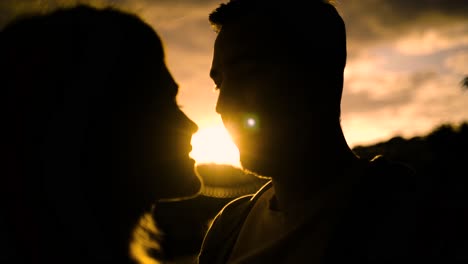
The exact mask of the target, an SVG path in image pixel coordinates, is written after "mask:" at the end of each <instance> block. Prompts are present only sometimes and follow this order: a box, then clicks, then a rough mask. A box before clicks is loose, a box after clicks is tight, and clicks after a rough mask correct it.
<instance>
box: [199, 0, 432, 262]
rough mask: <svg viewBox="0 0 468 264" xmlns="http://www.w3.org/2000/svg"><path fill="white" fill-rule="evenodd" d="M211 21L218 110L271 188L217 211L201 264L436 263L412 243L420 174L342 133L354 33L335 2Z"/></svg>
mask: <svg viewBox="0 0 468 264" xmlns="http://www.w3.org/2000/svg"><path fill="white" fill-rule="evenodd" d="M209 21H210V22H211V24H212V26H213V27H214V29H215V31H216V32H217V38H216V40H215V44H214V54H213V61H212V66H211V71H210V76H211V77H212V79H213V80H214V82H215V84H216V86H217V89H218V90H219V97H218V102H217V106H216V111H217V112H218V113H219V114H220V115H221V117H222V120H223V123H224V125H225V127H226V128H227V129H228V131H229V132H230V134H231V136H232V138H233V141H234V142H235V144H236V145H237V147H238V148H239V152H240V161H241V164H242V166H243V168H244V169H246V170H249V171H251V172H253V173H256V174H257V175H259V176H266V177H270V178H271V181H270V182H269V183H267V184H266V185H265V186H264V187H262V188H261V189H260V190H259V191H258V192H257V193H256V194H254V195H248V196H244V197H240V198H238V199H235V200H234V201H232V202H230V203H229V204H227V205H226V206H225V207H224V208H223V209H222V210H221V211H220V212H219V213H218V215H217V216H216V218H215V220H214V221H213V224H212V225H211V227H210V229H209V230H208V232H207V234H206V235H205V238H204V241H203V245H202V249H201V252H200V254H199V257H198V262H199V263H203V264H204V263H210V264H213V263H344V262H346V263H354V262H353V261H355V262H356V263H368V262H369V261H370V262H374V261H375V263H389V262H390V263H400V262H399V261H401V260H402V259H401V258H403V259H404V260H408V259H411V258H412V257H414V259H419V260H420V259H423V258H421V256H426V257H428V259H429V258H430V257H429V256H437V254H438V253H440V251H437V250H435V251H431V250H428V251H427V249H433V248H429V247H424V246H421V245H420V244H419V242H421V241H419V240H418V239H417V236H413V237H411V236H410V234H412V230H413V228H414V227H415V226H416V223H417V222H418V220H417V216H416V213H415V212H416V211H417V210H416V209H418V208H420V204H421V201H420V199H419V198H420V197H419V193H420V191H421V190H420V189H421V188H420V187H419V186H418V185H417V184H416V183H417V182H418V180H417V179H416V175H415V174H414V173H413V170H411V169H410V168H409V167H408V166H406V165H404V164H400V163H397V162H394V161H390V160H388V159H386V158H384V157H383V156H377V157H375V158H373V159H372V160H364V159H361V158H360V157H358V156H357V155H355V153H354V152H353V151H352V149H350V147H349V146H348V144H347V142H346V139H345V136H344V135H343V131H342V128H341V125H340V102H341V95H342V88H343V72H344V68H345V64H346V56H347V48H346V29H345V24H344V21H343V20H342V18H341V16H340V15H339V13H338V12H337V10H336V8H335V7H334V5H332V4H331V2H330V1H319V0H317V1H315V0H314V1H308V2H307V6H303V5H301V3H299V2H285V1H275V0H274V1H266V0H231V1H229V2H227V3H224V4H221V5H220V6H219V7H218V8H217V9H215V10H214V11H213V12H212V13H211V14H210V15H209ZM415 237H416V238H415ZM412 239H413V240H412ZM439 257H440V255H439Z"/></svg>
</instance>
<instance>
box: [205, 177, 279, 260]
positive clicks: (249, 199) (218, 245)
mask: <svg viewBox="0 0 468 264" xmlns="http://www.w3.org/2000/svg"><path fill="white" fill-rule="evenodd" d="M270 187H271V181H270V182H268V183H266V184H265V185H264V186H262V187H261V188H260V189H259V190H258V191H257V192H256V193H254V194H248V195H244V196H240V197H238V198H235V199H234V200H232V201H230V202H229V203H227V204H226V205H225V206H224V207H223V208H222V209H221V210H220V211H219V213H218V214H217V215H216V216H215V217H214V219H213V221H212V223H211V225H210V228H209V229H208V232H207V233H206V235H205V238H204V239H203V243H202V247H201V251H200V254H199V256H198V262H199V263H225V261H226V260H227V258H228V257H229V254H230V252H231V250H232V247H233V246H234V243H235V241H236V239H237V235H238V234H239V232H240V229H241V227H242V223H243V222H244V219H245V218H246V217H247V215H248V213H249V212H250V209H251V208H252V206H253V205H254V204H255V201H256V200H257V199H258V197H260V196H261V194H262V193H263V192H265V191H266V190H268V189H269V188H270Z"/></svg>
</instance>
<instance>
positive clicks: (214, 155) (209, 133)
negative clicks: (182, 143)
mask: <svg viewBox="0 0 468 264" xmlns="http://www.w3.org/2000/svg"><path fill="white" fill-rule="evenodd" d="M192 147H193V150H192V152H191V153H190V156H191V157H192V158H193V159H194V160H195V161H196V162H197V164H202V163H218V164H229V165H233V166H236V167H240V163H239V150H238V149H237V147H236V145H234V143H233V142H232V140H231V137H230V136H229V133H228V132H227V131H226V129H225V128H224V126H222V125H217V126H212V127H206V128H200V130H199V131H198V132H197V133H196V134H194V135H193V136H192Z"/></svg>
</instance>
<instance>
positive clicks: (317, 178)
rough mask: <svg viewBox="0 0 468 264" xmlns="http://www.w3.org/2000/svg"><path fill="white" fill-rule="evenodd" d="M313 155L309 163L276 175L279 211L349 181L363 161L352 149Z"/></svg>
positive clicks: (274, 180) (314, 197)
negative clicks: (354, 170) (351, 174)
mask: <svg viewBox="0 0 468 264" xmlns="http://www.w3.org/2000/svg"><path fill="white" fill-rule="evenodd" d="M316 156H317V157H310V160H309V162H307V164H303V166H300V165H299V166H298V165H297V164H296V165H295V166H294V167H292V168H288V169H287V170H284V171H283V172H282V173H281V174H278V175H273V176H272V181H273V188H274V190H275V197H276V199H277V206H278V208H277V209H279V210H282V211H287V210H288V208H293V207H296V206H297V205H298V204H302V203H305V202H307V201H311V200H314V199H316V198H317V197H320V196H322V195H323V193H324V192H327V190H329V189H330V188H333V186H335V185H336V184H340V183H341V182H343V184H346V181H347V180H350V179H348V178H349V177H347V176H348V174H349V171H350V170H351V169H352V168H355V167H357V166H359V164H361V161H360V160H359V158H358V157H357V156H356V155H354V153H353V152H352V151H351V150H350V149H349V148H343V149H342V150H341V151H338V150H336V151H334V152H333V153H330V152H328V154H327V152H321V153H319V154H318V155H316Z"/></svg>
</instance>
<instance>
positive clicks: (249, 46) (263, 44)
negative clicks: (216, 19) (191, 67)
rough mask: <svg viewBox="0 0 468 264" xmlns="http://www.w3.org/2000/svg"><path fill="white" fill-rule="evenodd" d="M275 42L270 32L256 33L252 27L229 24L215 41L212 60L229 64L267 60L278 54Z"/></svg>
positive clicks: (241, 24)
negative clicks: (275, 53)
mask: <svg viewBox="0 0 468 264" xmlns="http://www.w3.org/2000/svg"><path fill="white" fill-rule="evenodd" d="M276 45H277V42H276V41H275V36H274V34H273V33H272V31H270V30H266V31H265V30H262V31H261V32H259V31H256V30H255V29H254V26H251V25H250V26H249V25H243V23H239V24H230V25H227V26H225V27H223V28H222V29H221V31H220V32H219V33H218V36H217V38H216V41H215V53H214V60H215V62H216V61H217V62H218V63H223V64H230V63H235V62H237V60H255V59H262V58H268V57H270V56H272V55H274V54H272V52H278V51H279V49H278V48H275V46H276Z"/></svg>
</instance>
